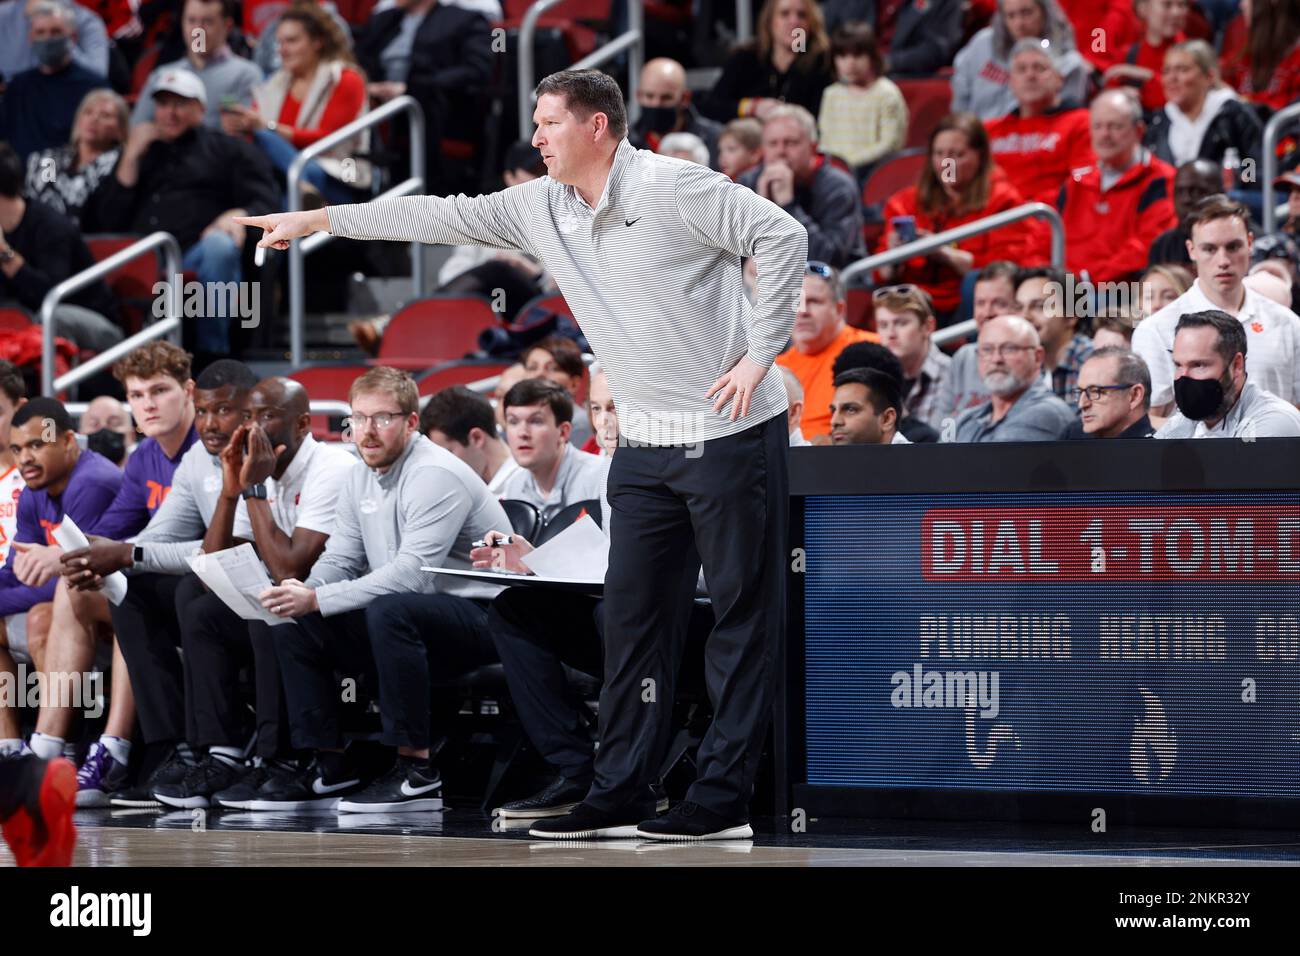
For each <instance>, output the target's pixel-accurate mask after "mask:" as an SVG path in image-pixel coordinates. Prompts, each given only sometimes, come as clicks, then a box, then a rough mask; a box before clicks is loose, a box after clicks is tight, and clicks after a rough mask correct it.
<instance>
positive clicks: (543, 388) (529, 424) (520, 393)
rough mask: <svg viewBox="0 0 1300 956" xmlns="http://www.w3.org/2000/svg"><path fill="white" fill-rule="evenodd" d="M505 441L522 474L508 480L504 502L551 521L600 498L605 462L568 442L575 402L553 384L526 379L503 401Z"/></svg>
mask: <svg viewBox="0 0 1300 956" xmlns="http://www.w3.org/2000/svg"><path fill="white" fill-rule="evenodd" d="M503 401H504V403H505V408H506V440H507V441H508V442H509V443H510V451H511V454H513V455H514V457H515V461H517V462H519V465H520V469H519V471H517V472H515V473H514V474H513V475H511V476H510V477H509V478H507V479H506V481H505V485H504V487H503V489H502V494H501V497H502V498H513V499H517V500H520V501H526V502H528V503H529V504H531V505H533V506H534V507H535V508H537V510H538V511H540V512H541V513H542V520H543V521H550V520H551V519H552V518H554V517H555V516H556V515H557V514H558V513H559V512H560V511H562V510H564V508H566V507H568V506H569V505H571V504H573V503H574V502H575V501H587V500H591V499H595V498H599V497H600V494H601V492H602V491H603V490H604V488H605V473H606V462H605V460H604V459H602V458H600V457H599V456H597V455H591V454H588V453H587V452H585V451H579V450H578V449H576V448H574V447H572V446H571V445H570V443H569V433H570V430H571V428H572V422H573V400H572V399H571V398H570V397H569V393H568V392H567V391H565V390H564V389H563V388H562V387H560V386H559V385H556V384H555V383H554V382H550V381H547V380H546V379H539V378H526V379H524V380H523V381H522V382H520V383H519V384H518V385H516V386H514V387H513V388H512V389H510V391H509V392H507V393H506V397H505V399H503Z"/></svg>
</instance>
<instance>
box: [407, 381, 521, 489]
mask: <svg viewBox="0 0 1300 956" xmlns="http://www.w3.org/2000/svg"><path fill="white" fill-rule="evenodd" d="M420 431H421V432H422V433H423V434H424V436H425V437H426V438H428V439H429V441H431V442H433V443H434V444H435V445H441V446H442V447H443V448H445V449H447V451H449V452H451V453H452V454H453V455H455V456H456V457H457V458H459V459H460V460H461V461H463V462H464V463H465V464H467V465H469V466H470V467H471V468H473V469H474V473H475V474H476V475H478V476H479V477H480V478H482V479H483V481H484V483H485V484H486V485H487V486H488V491H490V492H492V494H494V495H496V496H497V497H498V498H499V497H501V495H502V490H503V488H504V487H505V483H506V480H507V479H508V478H509V477H510V476H511V475H513V474H514V473H515V472H517V471H518V470H519V462H517V461H515V460H514V458H513V457H511V455H510V448H509V447H508V446H507V445H506V443H505V442H503V441H502V440H501V439H500V437H499V436H498V435H497V422H496V414H495V413H494V412H493V410H492V403H491V402H489V401H488V400H487V399H486V398H485V397H483V396H482V395H479V394H478V393H477V392H471V391H470V390H469V389H468V388H466V387H465V386H464V385H452V386H449V387H447V388H444V389H443V390H442V391H441V392H438V393H437V394H436V395H433V396H432V397H430V399H429V401H428V402H426V403H425V406H424V410H423V411H422V412H420Z"/></svg>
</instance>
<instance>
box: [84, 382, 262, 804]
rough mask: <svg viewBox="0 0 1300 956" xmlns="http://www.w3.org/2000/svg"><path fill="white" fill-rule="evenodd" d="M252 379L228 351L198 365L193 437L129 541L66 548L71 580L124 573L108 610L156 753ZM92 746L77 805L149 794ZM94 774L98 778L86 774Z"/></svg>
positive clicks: (166, 736)
mask: <svg viewBox="0 0 1300 956" xmlns="http://www.w3.org/2000/svg"><path fill="white" fill-rule="evenodd" d="M255 384H257V376H256V375H254V374H253V372H252V370H251V369H250V368H249V367H248V366H247V365H245V364H244V363H243V362H236V361H234V360H232V359H221V360H219V361H216V362H213V363H212V364H210V365H208V366H207V368H205V369H204V370H203V371H202V372H200V373H199V376H198V379H197V380H196V381H195V383H194V429H195V431H197V432H198V436H199V440H198V441H196V442H195V443H194V444H193V445H192V446H190V449H189V451H187V452H186V453H185V455H184V456H183V457H182V458H181V460H180V463H179V464H178V465H177V466H176V471H175V472H174V473H173V475H172V480H171V487H170V490H169V491H167V493H166V497H165V498H163V501H162V504H161V505H159V506H158V510H157V511H155V512H154V515H153V517H152V518H150V519H149V523H148V524H147V525H145V527H144V530H143V531H141V532H140V533H139V534H138V535H136V536H135V538H134V540H131V541H112V540H109V539H107V538H94V539H92V540H91V546H90V547H89V548H86V549H83V550H80V551H71V552H68V553H67V554H65V555H64V556H63V567H64V571H63V573H64V576H65V577H66V578H67V581H68V584H69V586H71V587H81V588H85V587H95V586H98V584H99V583H102V580H103V579H104V578H106V577H107V576H108V575H109V574H112V573H113V572H114V571H118V570H124V571H126V572H127V573H128V575H129V577H128V587H127V592H126V597H125V598H124V599H123V601H122V603H121V604H120V605H116V606H114V605H113V604H111V603H110V604H109V607H108V610H109V615H110V616H111V618H112V621H113V630H114V632H115V633H116V635H117V643H118V646H119V647H120V648H121V651H122V657H123V659H124V660H125V662H126V667H127V670H128V671H129V673H130V675H131V689H132V691H133V692H134V698H135V706H136V712H137V714H138V716H139V720H140V729H141V733H142V736H143V739H144V742H145V744H146V745H148V746H149V747H151V748H153V749H155V750H157V751H158V754H157V755H158V756H161V755H162V753H163V752H164V751H169V750H171V749H172V748H173V747H175V745H177V744H178V743H180V742H182V741H184V740H185V737H186V734H185V696H184V695H185V683H186V682H185V673H184V669H183V667H182V662H181V656H180V655H179V654H177V653H176V649H177V648H178V647H180V645H181V628H180V614H181V613H183V611H184V608H185V607H187V606H188V605H189V604H190V603H191V602H192V601H194V600H196V599H197V598H198V597H199V596H201V595H202V594H203V593H204V590H203V585H202V584H200V583H199V579H198V577H197V576H196V575H195V574H194V573H193V572H192V571H191V570H190V565H189V558H190V557H192V556H193V555H195V554H198V553H199V552H200V551H201V550H202V547H203V536H204V533H205V532H206V531H207V528H208V525H209V523H210V522H211V521H212V515H213V513H214V512H215V511H216V508H217V499H218V498H219V497H220V496H221V461H220V458H219V457H218V456H219V455H220V454H221V452H222V451H223V450H224V449H225V447H226V445H227V443H228V442H229V441H230V438H231V435H233V434H234V433H235V431H236V429H237V428H238V427H239V425H240V422H241V421H242V420H243V415H244V403H245V401H246V400H247V397H248V392H249V390H250V389H251V388H252V387H253V386H254V385H255ZM83 562H84V563H83ZM110 743H111V742H110ZM95 747H99V745H92V750H91V753H90V754H89V755H88V756H87V766H89V767H90V768H91V769H90V770H88V771H85V772H84V773H83V778H84V780H85V781H87V786H86V787H84V788H83V791H82V792H83V794H84V796H81V797H79V805H82V806H107V805H108V803H109V802H110V801H111V800H113V799H118V800H134V798H136V797H138V798H139V799H140V801H141V802H142V803H152V802H153V798H152V797H151V796H150V794H149V792H148V790H149V789H150V780H149V779H143V778H142V779H141V780H140V781H139V784H140V785H141V787H143V790H141V792H139V793H130V792H126V791H125V790H124V788H123V787H122V784H123V783H124V782H125V776H126V761H125V760H119V759H118V755H117V754H113V753H112V750H111V749H110V748H109V747H107V746H104V747H99V749H98V750H96V749H94V748H95ZM150 762H152V761H147V762H146V764H148V763H150ZM119 764H120V766H119ZM165 765H166V763H163V764H159V765H158V768H156V769H161V767H163V766H165ZM96 774H98V777H99V779H98V781H95V780H94V779H92V778H93V777H94V775H96ZM150 778H152V774H150Z"/></svg>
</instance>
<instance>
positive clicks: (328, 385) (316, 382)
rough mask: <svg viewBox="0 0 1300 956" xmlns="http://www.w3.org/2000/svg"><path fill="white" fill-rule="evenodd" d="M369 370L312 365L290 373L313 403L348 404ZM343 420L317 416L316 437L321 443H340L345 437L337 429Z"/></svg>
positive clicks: (314, 418)
mask: <svg viewBox="0 0 1300 956" xmlns="http://www.w3.org/2000/svg"><path fill="white" fill-rule="evenodd" d="M368 371H370V366H368V365H309V366H307V367H306V368H300V369H296V370H294V371H293V372H290V373H289V378H291V379H293V380H294V381H295V382H299V383H301V385H302V387H303V388H305V389H307V397H308V398H309V399H311V400H312V401H335V402H346V401H347V400H348V390H349V389H351V388H352V383H353V382H355V381H356V380H357V379H358V378H359V377H361V376H362V375H364V374H365V373H366V372H368ZM339 417H341V416H330V415H313V416H312V417H311V433H312V437H314V438H317V439H319V440H321V441H338V440H339V439H340V437H341V434H342V433H341V430H340V429H339V428H338V427H337V426H336V422H337V421H338V418H339Z"/></svg>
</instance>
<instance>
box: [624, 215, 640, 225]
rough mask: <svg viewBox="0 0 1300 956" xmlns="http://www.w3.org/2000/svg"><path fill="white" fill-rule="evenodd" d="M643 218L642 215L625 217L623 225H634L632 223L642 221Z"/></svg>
mask: <svg viewBox="0 0 1300 956" xmlns="http://www.w3.org/2000/svg"><path fill="white" fill-rule="evenodd" d="M641 218H642V217H640V216H637V217H636V218H635V219H624V220H623V225H625V226H630V225H632V224H633V223H635V222H640V221H641Z"/></svg>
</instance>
